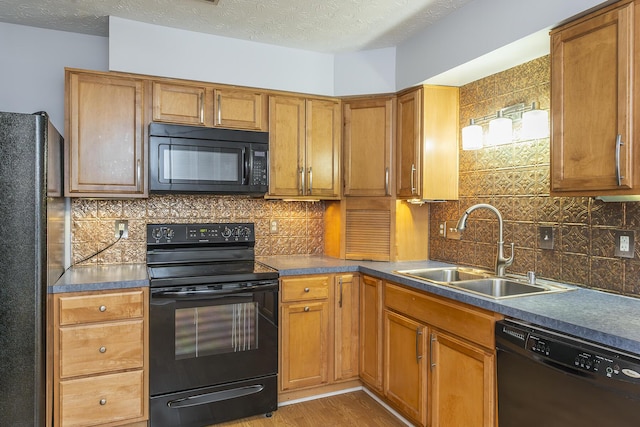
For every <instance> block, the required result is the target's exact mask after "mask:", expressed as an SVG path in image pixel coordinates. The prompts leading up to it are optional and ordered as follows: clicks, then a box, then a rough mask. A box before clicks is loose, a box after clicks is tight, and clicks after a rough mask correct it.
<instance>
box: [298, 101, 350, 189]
mask: <svg viewBox="0 0 640 427" xmlns="http://www.w3.org/2000/svg"><path fill="white" fill-rule="evenodd" d="M306 116H307V119H306V150H305V154H306V161H305V164H306V170H305V173H306V175H307V177H306V179H305V184H306V187H305V189H304V192H305V195H308V196H311V197H319V198H333V199H338V198H340V149H341V144H340V141H341V138H340V134H341V130H342V120H341V116H340V103H339V102H336V101H324V100H317V99H309V100H307V102H306Z"/></svg>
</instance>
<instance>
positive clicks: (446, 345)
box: [431, 332, 495, 427]
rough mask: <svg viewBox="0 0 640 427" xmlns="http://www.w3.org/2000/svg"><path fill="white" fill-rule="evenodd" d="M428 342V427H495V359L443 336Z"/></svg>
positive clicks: (488, 354)
mask: <svg viewBox="0 0 640 427" xmlns="http://www.w3.org/2000/svg"><path fill="white" fill-rule="evenodd" d="M431 341H432V342H431V351H432V359H431V382H432V383H431V425H433V426H469V427H474V426H476V427H483V426H493V425H495V409H494V408H495V379H494V376H495V366H494V364H495V356H494V355H493V354H491V353H489V352H488V351H486V350H483V349H482V348H481V347H477V346H474V345H472V344H469V343H467V342H465V341H462V340H460V339H457V338H454V337H453V336H450V335H447V334H445V333H442V332H433V333H432V334H431Z"/></svg>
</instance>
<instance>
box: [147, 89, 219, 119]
mask: <svg viewBox="0 0 640 427" xmlns="http://www.w3.org/2000/svg"><path fill="white" fill-rule="evenodd" d="M206 91H207V90H206V88H205V87H204V86H190V85H178V84H169V83H159V82H154V83H153V120H154V121H157V122H167V123H179V124H185V125H192V126H204V125H205V105H206V100H205V97H206Z"/></svg>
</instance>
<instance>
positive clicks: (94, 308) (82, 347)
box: [48, 288, 149, 427]
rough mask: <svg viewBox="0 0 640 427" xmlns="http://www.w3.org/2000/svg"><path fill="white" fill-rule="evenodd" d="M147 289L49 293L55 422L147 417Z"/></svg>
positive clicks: (135, 422)
mask: <svg viewBox="0 0 640 427" xmlns="http://www.w3.org/2000/svg"><path fill="white" fill-rule="evenodd" d="M148 295H149V293H148V289H147V288H136V289H128V290H113V291H96V292H74V293H63V294H55V295H51V296H50V300H49V304H50V307H51V308H52V310H51V311H50V313H51V316H52V318H51V319H49V322H50V325H52V327H51V328H49V329H48V332H49V334H50V335H51V336H50V340H49V342H51V343H52V346H51V348H50V349H48V352H49V353H50V354H51V355H52V359H53V360H52V364H51V366H52V370H53V385H52V392H53V426H54V427H69V426H78V427H79V426H89V425H91V426H102V427H112V426H113V427H115V426H136V427H137V426H142V425H146V421H147V419H148V411H149V409H148V407H149V404H148V401H149V387H148V373H147V360H148V339H147V335H148V325H147V322H148V320H147V319H148V306H149V299H148V298H149V296H148Z"/></svg>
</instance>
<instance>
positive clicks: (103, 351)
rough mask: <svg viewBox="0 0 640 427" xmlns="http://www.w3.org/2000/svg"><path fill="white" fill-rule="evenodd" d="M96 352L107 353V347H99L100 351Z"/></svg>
mask: <svg viewBox="0 0 640 427" xmlns="http://www.w3.org/2000/svg"><path fill="white" fill-rule="evenodd" d="M98 351H100V353H106V352H107V347H100V349H99V350H98Z"/></svg>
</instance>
